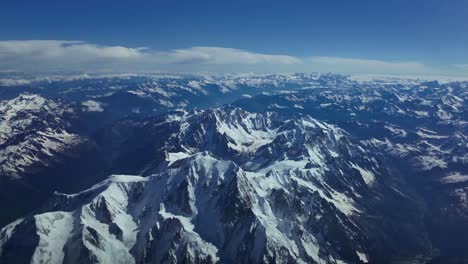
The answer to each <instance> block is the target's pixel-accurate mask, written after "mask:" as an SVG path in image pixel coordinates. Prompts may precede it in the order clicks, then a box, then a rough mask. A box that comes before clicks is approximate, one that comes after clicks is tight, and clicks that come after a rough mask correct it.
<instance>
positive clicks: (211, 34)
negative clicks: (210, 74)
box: [0, 0, 468, 75]
mask: <svg viewBox="0 0 468 264" xmlns="http://www.w3.org/2000/svg"><path fill="white" fill-rule="evenodd" d="M12 40H15V42H11V41H12ZM36 40H48V41H49V42H45V41H39V42H38V41H36ZM51 40H53V41H51ZM0 41H1V42H0V59H2V62H0V70H25V71H26V70H49V69H50V70H60V69H67V70H69V69H76V70H83V69H106V70H107V69H108V70H122V71H126V70H132V69H134V70H162V71H213V70H219V71H266V72H270V71H282V72H284V71H286V72H287V71H336V72H344V73H378V74H381V73H389V74H426V75H427V74H445V75H468V1H466V0H450V1H442V0H426V1H421V0H411V1H409V0H387V1H377V0H374V1H359V0H355V1H350V0H342V1H338V0H328V1H273V0H270V1H263V0H262V1H261V0H250V1H244V0H238V1H229V2H228V1H219V0H218V1H194V0H192V1H177V0H172V1H169V0H163V1H159V0H155V1H150V0H146V1H129V0H126V1H123V0H122V1H118V0H114V1H108V0H94V1H91V0H80V1H49V0H42V1H37V0H30V1H22V0H14V1H13V0H5V1H2V2H1V3H0ZM70 41H75V42H70ZM76 41H79V42H76ZM70 47H72V49H70ZM132 54H133V55H132ZM181 54H182V55H181ZM2 56H3V57H2ZM181 56H182V57H183V58H182V59H181ZM278 56H279V57H278ZM32 65H34V66H32Z"/></svg>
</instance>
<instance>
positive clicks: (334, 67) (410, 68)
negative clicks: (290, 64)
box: [307, 56, 434, 74]
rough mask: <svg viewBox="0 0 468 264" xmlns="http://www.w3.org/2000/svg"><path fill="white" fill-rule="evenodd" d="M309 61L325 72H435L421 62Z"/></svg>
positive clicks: (333, 59) (347, 59)
mask: <svg viewBox="0 0 468 264" xmlns="http://www.w3.org/2000/svg"><path fill="white" fill-rule="evenodd" d="M307 61H308V62H309V63H310V64H311V66H312V67H313V68H320V69H322V70H325V71H332V72H345V73H371V74H430V73H433V72H434V70H433V69H431V68H430V67H428V66H427V65H425V64H423V63H421V62H415V61H383V60H368V59H356V58H342V57H326V56H322V57H320V56H317V57H310V58H308V59H307Z"/></svg>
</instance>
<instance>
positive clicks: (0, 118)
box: [0, 94, 82, 178]
mask: <svg viewBox="0 0 468 264" xmlns="http://www.w3.org/2000/svg"><path fill="white" fill-rule="evenodd" d="M73 111H74V110H73V108H71V107H70V106H68V105H66V104H64V103H62V102H59V101H53V100H49V99H45V98H44V97H41V96H39V95H33V94H22V95H20V96H18V97H16V98H14V99H12V100H8V101H0V176H2V177H3V176H9V177H13V178H21V176H22V174H23V173H25V172H26V171H27V170H28V169H31V168H32V167H34V166H47V165H48V164H49V163H50V162H51V161H53V160H54V158H55V156H59V155H60V154H61V153H63V152H64V151H66V150H67V149H68V148H71V147H72V146H74V145H76V144H78V143H79V142H81V140H82V139H81V137H80V136H78V135H77V134H74V133H72V132H70V130H69V127H70V126H71V124H70V119H71V118H72V116H73V115H74V112H73Z"/></svg>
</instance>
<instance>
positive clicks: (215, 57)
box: [160, 47, 301, 64]
mask: <svg viewBox="0 0 468 264" xmlns="http://www.w3.org/2000/svg"><path fill="white" fill-rule="evenodd" d="M160 55H162V57H166V56H167V58H168V62H172V63H194V62H195V63H205V64H262V63H268V64H300V63H301V60H300V59H299V58H297V57H293V56H287V55H270V54H260V53H254V52H250V51H245V50H239V49H232V48H220V47H192V48H188V49H177V50H173V51H171V52H168V53H160Z"/></svg>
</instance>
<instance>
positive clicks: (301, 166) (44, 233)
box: [0, 108, 429, 263]
mask: <svg viewBox="0 0 468 264" xmlns="http://www.w3.org/2000/svg"><path fill="white" fill-rule="evenodd" d="M116 127H119V128H120V129H118V130H115V129H114V130H112V131H113V132H112V133H111V135H110V136H112V137H113V138H116V137H118V138H119V142H121V146H123V147H122V148H123V149H125V146H133V147H135V148H134V149H138V150H139V151H141V153H144V154H150V157H144V156H145V155H139V157H140V158H141V159H142V160H138V161H132V162H130V163H129V164H127V166H126V167H127V169H128V170H133V171H140V172H141V173H142V174H143V175H148V176H147V177H140V176H123V175H114V176H111V177H110V178H109V179H108V180H106V181H104V182H102V183H99V184H97V185H95V186H93V187H92V188H90V189H88V190H86V191H83V192H80V193H77V194H73V195H67V194H59V193H57V194H56V196H55V198H54V199H52V200H51V201H50V202H49V203H48V204H47V205H46V206H45V207H44V208H43V209H42V210H41V211H40V212H38V213H36V214H35V215H32V216H29V217H26V218H24V219H22V220H19V221H17V222H14V223H12V224H10V225H8V226H6V227H5V228H3V229H2V231H1V234H0V260H3V261H7V262H8V261H14V260H18V259H16V256H15V255H16V254H15V255H12V254H11V252H13V251H15V252H22V253H24V254H21V255H22V257H24V258H26V259H27V257H25V256H29V258H30V259H32V260H33V262H39V260H46V259H49V260H51V261H52V262H60V261H65V262H67V263H80V262H94V263H109V262H112V263H154V262H156V263H173V262H183V263H184V262H185V263H214V262H223V263H238V262H239V261H240V262H253V263H275V262H294V263H340V262H350V263H359V262H368V261H376V260H380V259H381V258H384V257H385V256H384V255H382V254H383V252H385V253H386V254H389V255H392V254H393V255H395V254H396V255H398V254H402V255H404V254H416V253H427V252H428V250H429V246H428V245H427V238H426V237H425V234H424V231H421V230H420V226H418V224H419V222H418V221H419V219H418V215H419V214H418V212H415V211H417V210H418V209H417V205H416V202H415V201H414V197H412V196H411V194H410V193H409V192H407V191H406V190H405V189H404V188H402V187H401V186H400V185H401V182H399V177H398V175H397V174H396V172H393V171H389V170H388V169H385V166H384V162H385V161H382V160H380V159H379V158H378V157H377V156H376V155H373V154H372V152H371V151H370V150H368V149H366V147H365V146H364V145H361V144H360V143H358V142H356V141H354V140H353V139H352V138H350V137H349V135H348V134H347V133H346V132H344V131H343V130H341V129H339V128H337V127H335V126H332V125H328V124H326V123H324V122H320V121H317V120H315V119H313V118H310V117H308V116H304V117H302V118H298V119H294V120H288V119H284V118H282V117H281V116H278V115H276V114H272V113H265V114H253V113H249V112H245V111H243V110H240V109H237V108H221V109H212V110H205V111H192V112H175V113H170V114H167V115H164V116H160V117H157V118H153V119H149V120H144V121H140V122H137V123H135V122H132V124H131V125H129V124H128V123H126V122H123V123H121V124H119V125H117V126H116ZM125 127H127V128H128V127H130V128H129V129H130V130H131V131H126V129H123V128H125ZM117 131H120V132H117ZM116 134H117V135H116ZM137 139H140V140H137ZM136 142H140V143H139V145H135V143H136ZM141 153H140V154H141ZM134 154H135V153H134V151H129V152H128V153H126V152H125V151H120V152H119V153H117V154H116V155H117V156H119V157H117V158H116V159H117V162H118V161H124V160H125V159H126V157H127V158H128V157H131V156H132V155H134ZM124 167H125V166H124ZM383 203H385V205H386V206H385V207H382V206H381V205H382V204H383ZM401 204H404V205H407V206H408V208H404V206H402V205H401ZM396 210H399V211H398V212H397V213H396ZM413 213H414V215H413ZM397 221H398V223H399V225H395V224H392V223H395V222H397ZM400 224H401V225H400ZM406 231H408V232H406ZM392 232H397V233H396V234H392ZM414 234H418V235H417V236H415V235H414ZM25 236H28V237H30V239H28V240H22V239H21V238H24V237H25ZM397 236H400V237H397ZM398 238H399V239H398ZM401 238H403V239H406V240H404V242H401ZM377 242H378V243H377ZM57 252H58V253H57Z"/></svg>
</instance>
